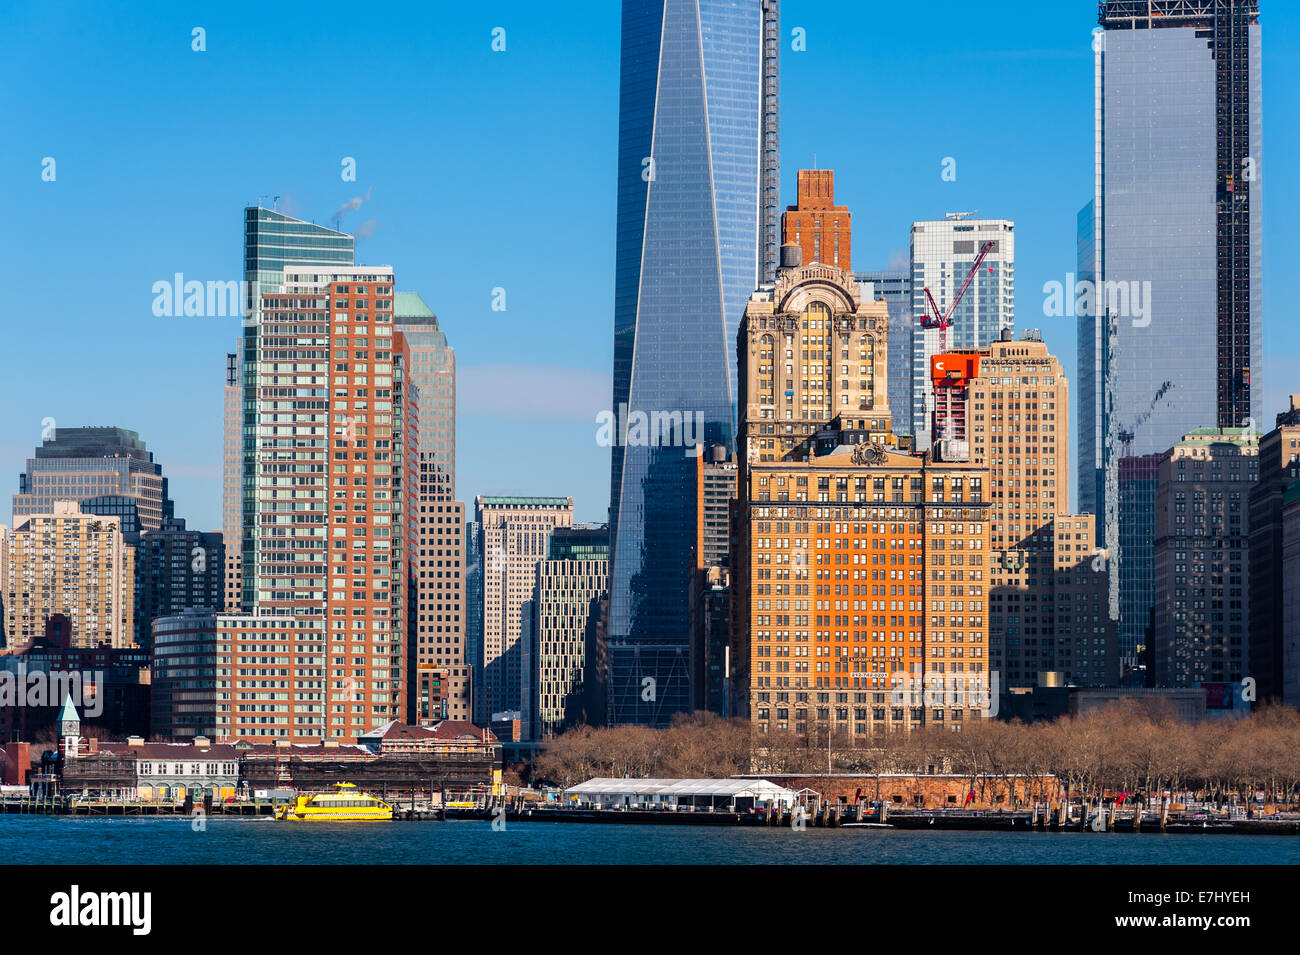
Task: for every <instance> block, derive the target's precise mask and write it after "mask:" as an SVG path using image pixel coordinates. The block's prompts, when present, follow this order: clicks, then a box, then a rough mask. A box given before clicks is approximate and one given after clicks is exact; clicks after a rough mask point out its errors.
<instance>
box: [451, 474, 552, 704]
mask: <svg viewBox="0 0 1300 955" xmlns="http://www.w3.org/2000/svg"><path fill="white" fill-rule="evenodd" d="M474 517H475V525H476V526H477V528H478V531H479V534H480V537H479V541H478V543H477V544H476V545H475V547H474V551H475V553H476V554H479V555H481V556H482V562H483V563H482V568H481V577H480V579H481V581H482V587H481V591H480V592H481V593H482V595H483V599H482V603H481V604H480V605H478V606H475V607H470V608H469V613H470V614H478V615H480V616H481V619H482V629H481V633H482V658H481V659H476V660H471V661H470V663H471V665H472V666H473V668H474V682H475V687H474V715H475V719H474V722H476V723H478V724H479V725H480V726H486V725H487V724H488V723H489V722H491V720H492V717H493V714H496V713H504V712H517V711H519V710H521V709H522V708H523V686H524V679H523V672H524V671H523V648H522V647H521V646H520V645H519V640H520V637H521V636H522V634H523V631H524V627H525V616H524V610H525V607H524V605H525V604H526V603H527V602H529V601H531V600H532V598H533V593H534V590H535V587H536V584H537V565H538V564H539V563H540V562H541V561H542V560H543V559H545V557H546V551H547V546H548V542H549V540H550V537H551V531H553V530H554V529H555V528H557V527H569V526H571V525H572V524H573V498H571V497H489V496H484V495H479V497H477V498H476V499H475V501H474Z"/></svg>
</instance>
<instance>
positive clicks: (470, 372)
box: [0, 0, 1300, 528]
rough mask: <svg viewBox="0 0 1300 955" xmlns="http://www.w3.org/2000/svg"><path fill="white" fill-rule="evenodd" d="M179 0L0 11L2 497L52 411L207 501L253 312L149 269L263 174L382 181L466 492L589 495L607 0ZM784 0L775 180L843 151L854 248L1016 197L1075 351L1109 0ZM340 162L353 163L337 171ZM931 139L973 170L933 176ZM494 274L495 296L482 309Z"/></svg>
mask: <svg viewBox="0 0 1300 955" xmlns="http://www.w3.org/2000/svg"><path fill="white" fill-rule="evenodd" d="M177 6H178V5H174V4H169V3H150V2H141V3H98V4H94V5H93V6H92V5H90V4H80V5H79V4H61V3H52V2H39V3H37V2H18V3H16V4H15V3H12V2H11V3H9V4H6V5H5V6H4V9H3V10H2V11H0V89H3V90H4V94H3V98H2V99H0V129H3V141H4V148H3V149H0V175H2V176H3V181H4V182H5V189H4V190H3V193H0V209H3V211H4V213H5V220H6V221H7V222H8V223H9V228H8V230H7V233H6V239H5V241H4V248H3V255H0V277H2V278H3V281H4V287H5V289H6V295H5V297H4V302H3V305H2V306H0V308H2V309H3V319H4V331H5V337H4V343H5V347H4V356H5V361H4V363H3V372H2V373H0V495H3V496H5V497H7V496H8V495H10V494H12V492H13V491H15V490H17V476H18V473H19V472H20V471H21V470H22V468H23V462H24V460H25V458H26V457H27V456H28V455H29V454H30V453H31V448H32V447H33V446H34V445H35V444H37V443H38V442H39V439H40V433H41V429H42V421H43V420H44V419H46V418H54V419H55V421H56V422H57V423H58V424H60V425H63V426H65V427H67V426H74V425H83V424H113V425H119V426H122V427H128V428H133V429H135V430H137V431H139V432H140V434H141V435H142V436H143V438H144V439H145V440H146V441H147V442H148V444H149V447H150V448H151V449H153V450H154V451H155V453H156V456H157V458H158V460H160V461H161V462H162V464H163V466H164V468H165V471H166V473H167V474H168V475H170V477H171V479H172V492H173V496H174V497H175V499H176V506H177V513H178V515H180V516H183V517H186V518H187V519H188V520H189V521H190V524H191V526H197V527H205V528H206V527H213V528H215V527H219V526H220V515H221V501H220V498H221V490H220V461H221V396H222V387H221V386H222V380H223V375H224V364H225V357H224V356H225V353H226V352H227V351H229V350H231V349H232V347H233V344H234V342H235V339H236V337H237V334H238V328H237V321H238V320H237V319H229V318H225V319H222V318H158V317H155V316H154V315H153V312H152V310H151V303H152V300H153V295H152V292H151V288H152V285H153V283H154V282H155V281H158V280H163V279H168V280H169V279H170V278H171V276H172V275H173V273H175V272H182V273H184V275H185V276H186V278H187V279H199V280H201V281H207V280H227V279H237V278H239V277H240V273H241V271H242V267H243V266H242V222H243V220H242V209H243V207H244V206H245V205H246V204H249V203H255V202H256V201H257V198H258V196H259V195H262V194H265V195H268V196H270V195H280V196H281V197H282V198H281V200H280V208H281V209H282V210H284V211H287V212H290V213H292V214H295V215H299V216H301V217H303V218H307V219H313V220H315V221H318V222H322V223H328V222H329V221H330V220H331V218H332V217H333V216H334V215H335V213H336V211H337V210H338V209H339V208H340V207H342V206H343V205H344V204H345V203H347V202H348V201H349V200H351V199H353V198H354V197H356V196H364V195H365V194H367V192H368V193H369V196H370V198H369V199H368V200H367V201H365V202H363V203H362V204H361V206H360V208H359V209H357V210H355V211H353V212H350V213H348V214H347V215H346V216H345V217H344V219H343V228H344V229H345V230H346V231H358V230H359V234H360V235H362V236H364V238H360V239H359V241H358V247H357V257H358V261H360V262H362V263H366V264H386V265H392V266H394V268H395V269H396V271H397V277H398V285H399V288H402V289H406V290H410V291H418V292H419V293H420V294H421V295H423V296H424V298H425V300H426V301H427V302H428V303H429V305H430V306H431V307H432V308H433V310H434V311H435V312H436V313H437V314H438V316H439V318H440V320H441V322H442V326H443V328H444V329H445V330H446V331H447V334H448V336H449V339H450V341H451V343H452V345H453V346H454V348H455V349H456V354H457V360H458V364H459V369H460V381H459V422H458V434H457V440H458V465H459V466H458V475H457V490H458V492H459V495H460V496H461V497H462V498H464V499H465V500H467V501H472V500H473V497H474V495H475V494H480V493H527V494H571V495H573V497H574V498H575V502H576V505H577V512H578V516H579V518H580V519H584V520H603V519H604V517H605V508H606V506H607V503H608V490H609V470H608V469H609V452H608V449H606V448H601V447H598V446H597V444H596V441H595V433H596V425H595V415H596V413H597V412H598V411H600V410H601V409H603V408H605V407H607V406H608V404H609V401H610V389H611V385H610V375H611V362H612V321H613V318H612V316H613V266H614V222H615V215H614V214H615V160H616V155H617V142H616V135H617V128H618V66H619V64H618V49H619V17H620V4H619V3H618V2H617V0H599V2H571V3H565V4H538V3H535V2H530V3H525V2H498V3H494V4H449V3H434V4H426V3H409V4H383V3H374V4H368V5H357V4H351V3H349V4H331V3H322V2H317V3H310V4H307V3H280V4H252V3H243V2H235V0H231V2H223V3H212V4H194V5H188V4H187V5H186V7H187V9H185V10H179V9H176V7H177ZM1261 6H1262V7H1263V13H1262V16H1261V21H1262V23H1263V24H1264V109H1265V119H1264V130H1265V132H1264V157H1263V162H1262V165H1261V175H1262V180H1263V183H1264V187H1265V189H1264V191H1265V220H1264V221H1265V225H1264V228H1265V243H1264V248H1265V285H1264V287H1265V301H1264V322H1265V325H1264V347H1265V354H1266V356H1267V360H1266V364H1265V367H1264V369H1263V374H1264V382H1265V394H1266V405H1267V407H1266V412H1267V415H1266V416H1267V418H1268V420H1269V421H1270V422H1271V418H1272V414H1273V413H1274V412H1275V411H1277V410H1280V408H1281V407H1282V403H1283V402H1284V400H1285V399H1284V396H1285V395H1286V394H1287V393H1289V392H1290V391H1292V390H1296V391H1300V378H1297V376H1295V375H1294V374H1293V373H1292V372H1291V371H1290V369H1291V368H1293V367H1295V365H1296V364H1297V361H1300V327H1297V323H1296V322H1295V321H1293V320H1291V314H1292V312H1293V311H1294V310H1293V309H1290V308H1287V307H1286V306H1285V301H1284V298H1283V296H1285V295H1286V294H1288V292H1289V291H1290V289H1289V282H1288V273H1287V272H1285V271H1278V269H1279V268H1284V267H1285V263H1286V262H1288V261H1292V260H1293V259H1294V258H1295V257H1296V253H1297V251H1298V249H1297V242H1298V239H1297V228H1298V227H1297V224H1296V217H1295V216H1294V212H1293V211H1294V210H1295V209H1296V208H1297V205H1298V203H1297V200H1298V199H1300V190H1298V188H1297V185H1296V170H1295V166H1294V162H1295V160H1294V159H1292V158H1291V157H1293V156H1295V155H1297V154H1300V131H1297V128H1296V127H1297V124H1296V123H1295V117H1296V115H1297V114H1296V107H1297V103H1298V98H1300V74H1298V73H1297V71H1295V70H1294V69H1293V68H1289V66H1288V64H1290V63H1294V62H1295V61H1296V60H1297V58H1300V17H1297V16H1296V12H1295V10H1294V9H1293V8H1292V5H1291V4H1290V3H1283V2H1279V0H1265V2H1264V3H1263V4H1261ZM782 8H783V10H782V31H783V33H784V37H785V45H784V47H783V52H782V64H781V66H782V70H781V73H782V76H781V79H782V89H781V107H782V115H781V145H782V187H783V201H785V202H789V201H793V192H794V176H795V171H796V170H797V169H799V168H801V167H810V166H812V165H813V162H814V157H815V158H816V163H817V164H818V165H819V166H821V167H824V168H827V167H828V168H833V169H835V170H836V186H837V193H838V195H837V199H838V201H839V202H840V203H842V204H845V205H848V206H849V207H850V208H851V209H852V210H853V212H854V236H853V246H854V247H853V260H854V261H853V265H854V267H855V268H858V269H867V268H881V267H885V266H887V265H889V264H890V262H891V260H896V261H901V260H902V259H903V258H904V257H905V255H906V250H907V242H908V227H909V225H910V223H911V222H912V220H913V219H917V218H937V217H941V216H942V215H943V213H945V212H948V211H969V210H973V209H978V210H979V211H980V213H981V215H984V216H998V217H1006V218H1011V219H1014V220H1015V222H1016V234H1017V241H1016V257H1017V262H1016V265H1017V283H1016V284H1017V324H1018V326H1019V327H1021V328H1024V327H1041V328H1042V329H1043V333H1044V337H1045V339H1046V341H1047V342H1048V344H1049V346H1051V347H1052V349H1053V350H1054V351H1055V352H1056V353H1057V354H1059V355H1060V357H1061V359H1062V361H1063V362H1064V363H1065V365H1066V368H1067V369H1069V370H1073V369H1074V366H1075V356H1074V353H1075V348H1074V340H1075V330H1074V326H1073V323H1072V321H1071V320H1069V319H1045V318H1043V317H1042V301H1043V294H1042V287H1043V283H1044V282H1046V281H1049V280H1053V279H1055V280H1063V279H1064V277H1065V273H1066V272H1069V271H1073V269H1074V262H1075V231H1074V230H1075V215H1076V213H1077V211H1078V209H1079V208H1080V207H1081V206H1082V205H1083V203H1084V202H1086V201H1087V199H1088V198H1089V196H1090V192H1091V184H1092V52H1091V30H1092V27H1093V25H1094V23H1095V15H1096V4H1095V2H1093V0H1053V2H1039V0H1034V2H1030V0H1007V2H1005V3H1003V4H1001V5H1000V6H998V7H997V8H996V9H997V11H998V12H997V14H996V15H995V16H990V15H989V14H988V10H989V9H990V8H989V7H988V6H987V5H983V4H972V3H969V2H940V0H934V2H924V0H917V2H915V3H911V4H892V5H885V4H880V3H876V2H863V0H846V2H839V0H818V2H814V0H785V2H784V3H783V4H782ZM195 27H202V28H203V29H204V30H205V31H206V47H207V49H206V51H204V52H194V51H193V50H192V49H191V42H192V32H191V31H192V30H193V28H195ZM496 27H502V28H504V29H505V31H506V32H505V40H506V50H505V51H504V52H493V50H492V48H491V45H492V32H493V30H494V28H496ZM796 27H799V28H802V29H803V31H804V34H805V37H806V46H807V49H806V50H805V51H803V52H794V51H792V50H791V46H790V40H791V32H792V31H793V30H794V29H795V28H796ZM47 156H48V157H53V158H54V160H55V163H56V166H55V170H56V179H55V181H53V182H46V181H42V178H41V171H42V160H43V159H44V157H47ZM348 156H350V157H354V158H355V159H356V163H357V181H356V182H344V181H343V180H342V178H341V177H340V169H341V162H342V159H343V157H348ZM945 156H952V157H954V158H955V159H956V160H957V163H958V165H957V172H958V175H957V181H956V182H945V181H943V180H942V179H941V178H940V170H941V162H942V160H943V157H945ZM1288 213H1290V216H1289V217H1288ZM498 287H500V288H504V289H505V290H506V310H505V311H504V312H497V311H493V310H492V307H491V306H492V295H493V289H494V288H498ZM1287 376H1289V380H1288V378H1287ZM1073 425H1074V421H1073V419H1072V421H1071V426H1072V429H1073ZM0 513H2V514H4V515H5V517H7V516H8V507H7V506H0Z"/></svg>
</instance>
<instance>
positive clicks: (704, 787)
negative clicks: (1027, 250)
mask: <svg viewBox="0 0 1300 955" xmlns="http://www.w3.org/2000/svg"><path fill="white" fill-rule="evenodd" d="M564 795H565V802H566V803H567V804H568V805H570V806H581V807H584V808H592V809H668V810H677V809H687V808H689V809H694V810H700V809H705V810H707V809H721V810H726V811H729V812H746V811H748V810H750V809H766V808H767V807H768V806H771V805H776V806H780V807H783V808H789V807H790V806H793V805H794V803H795V798H796V797H795V793H794V790H792V789H785V788H783V787H781V786H778V785H777V784H776V783H773V782H769V781H768V780H766V779H609V778H602V777H597V778H596V779H589V780H587V781H586V782H585V783H579V784H578V785H577V786H570V787H569V788H568V789H566V790H565V791H564Z"/></svg>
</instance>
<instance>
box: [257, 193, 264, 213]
mask: <svg viewBox="0 0 1300 955" xmlns="http://www.w3.org/2000/svg"><path fill="white" fill-rule="evenodd" d="M265 198H266V193H263V194H262V195H260V196H258V197H257V208H259V209H260V208H262V200H263V199H265Z"/></svg>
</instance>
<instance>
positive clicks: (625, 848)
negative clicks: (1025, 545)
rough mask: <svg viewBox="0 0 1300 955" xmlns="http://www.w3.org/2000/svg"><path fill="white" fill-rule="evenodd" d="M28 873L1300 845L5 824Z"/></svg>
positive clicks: (1283, 857) (851, 858)
mask: <svg viewBox="0 0 1300 955" xmlns="http://www.w3.org/2000/svg"><path fill="white" fill-rule="evenodd" d="M0 846H3V849H4V856H5V858H4V861H5V862H7V863H19V864H43V865H53V864H59V865H94V864H116V865H123V864H124V865H131V864H137V863H146V864H195V865H204V864H208V865H217V864H246V865H266V864H299V863H308V864H330V865H359V864H369V863H395V864H416V865H431V864H439V865H446V864H495V863H517V864H526V865H545V864H580V865H581V864H600V863H612V864H631V865H638V864H648V865H664V864H667V865H675V864H713V865H736V864H749V863H771V864H784V865H790V864H800V863H816V864H831V865H852V864H858V865H861V864H874V863H884V864H890V863H911V864H939V865H988V864H1011V865H1016V864H1025V865H1036V864H1065V865H1070V864H1092V865H1112V864H1145V865H1152V864H1154V865H1162V864H1185V865H1212V864H1213V865H1260V864H1270V865H1295V864H1300V837H1297V836H1250V835H1246V836H1243V835H1211V834H1197V833H1188V834H1181V833H1180V834H1170V835H1161V834H1159V833H1150V832H1148V833H1141V834H1134V833H1078V832H1065V833H1055V832H1030V831H1025V832H924V831H902V830H889V829H816V828H810V829H805V830H802V831H796V830H792V829H789V828H766V827H756V828H731V827H713V826H665V825H658V826H644V825H622V824H617V825H615V824H598V823H537V822H534V823H526V822H512V823H509V824H507V825H506V826H505V828H504V829H494V828H493V827H492V824H491V823H490V822H486V821H475V822H374V823H324V822H322V823H285V822H275V821H273V820H271V819H269V818H261V819H224V818H211V819H202V820H195V819H190V818H186V817H175V818H169V817H162V818H158V817H152V818H132V817H125V818H106V817H95V818H84V817H69V816H13V815H8V816H0Z"/></svg>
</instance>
